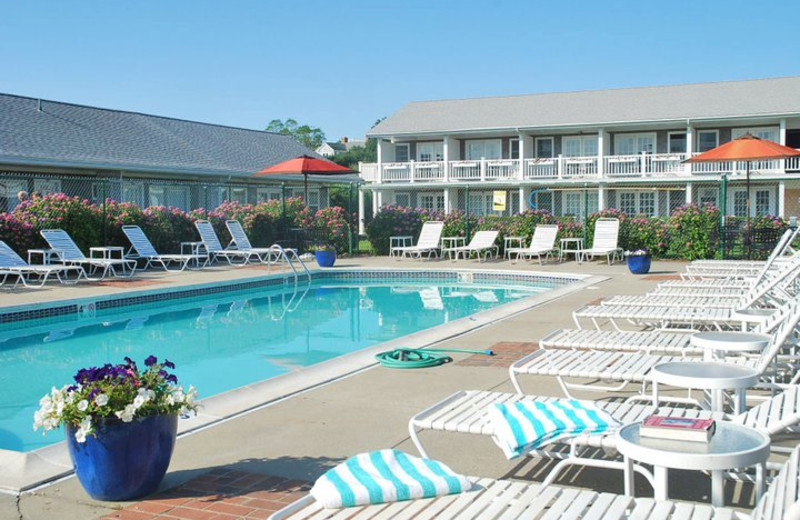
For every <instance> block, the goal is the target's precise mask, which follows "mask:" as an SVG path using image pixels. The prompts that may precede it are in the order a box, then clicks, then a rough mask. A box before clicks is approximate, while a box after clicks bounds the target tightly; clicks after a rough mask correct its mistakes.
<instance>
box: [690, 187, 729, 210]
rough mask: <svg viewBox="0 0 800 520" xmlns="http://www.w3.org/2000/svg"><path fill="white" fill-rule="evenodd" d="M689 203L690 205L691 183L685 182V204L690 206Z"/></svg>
mask: <svg viewBox="0 0 800 520" xmlns="http://www.w3.org/2000/svg"><path fill="white" fill-rule="evenodd" d="M691 203H692V183H691V182H687V183H686V204H691ZM723 212H724V210H723Z"/></svg>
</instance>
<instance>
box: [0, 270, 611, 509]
mask: <svg viewBox="0 0 800 520" xmlns="http://www.w3.org/2000/svg"><path fill="white" fill-rule="evenodd" d="M431 272H446V273H453V272H455V273H472V275H471V276H470V278H473V277H474V275H475V274H479V275H480V276H479V277H484V276H486V277H492V276H494V277H502V278H507V277H514V276H516V277H520V278H527V279H534V278H546V279H551V280H569V281H571V282H572V283H568V284H566V285H564V286H562V287H556V288H554V289H550V290H547V291H545V292H543V293H540V294H535V295H532V296H529V297H526V298H522V299H519V300H516V301H512V302H508V303H505V304H502V305H498V306H496V307H493V308H491V309H488V310H485V311H482V312H479V313H476V314H472V315H470V316H465V317H464V318H460V319H458V320H454V321H451V322H448V323H445V324H442V325H437V326H435V327H431V328H428V329H425V330H422V331H419V332H414V333H412V334H408V335H405V336H402V337H400V338H396V339H393V340H390V341H387V342H383V343H380V344H378V345H375V346H372V347H368V348H365V349H361V350H359V351H356V352H352V353H349V354H345V355H342V356H339V357H336V358H334V359H331V360H328V361H325V362H323V363H319V364H316V365H312V366H309V367H305V368H301V369H298V370H294V371H292V372H290V373H287V374H282V375H280V376H276V377H274V378H271V379H267V380H263V381H259V382H256V383H251V384H248V385H245V386H242V387H239V388H236V389H233V390H228V391H226V392H222V393H220V394H216V395H214V396H211V397H208V398H206V399H203V400H202V401H200V403H201V404H202V407H201V410H200V412H199V413H198V414H197V415H196V416H194V417H192V418H189V419H185V420H181V421H179V428H178V435H179V438H180V437H183V436H186V435H191V434H192V433H195V432H197V431H200V430H203V429H205V428H209V427H212V426H214V425H216V424H220V423H222V422H225V421H229V420H232V419H235V418H236V417H239V416H242V415H245V414H248V413H252V412H254V411H256V410H259V409H262V408H264V407H267V406H270V405H272V404H275V403H277V402H279V401H282V400H284V399H287V398H290V397H292V396H294V395H298V394H301V393H303V392H306V391H310V390H313V389H315V388H319V387H320V386H324V385H327V384H330V383H333V382H335V381H337V380H340V379H344V378H347V377H350V376H352V375H355V374H357V373H358V372H361V371H363V370H368V369H371V368H374V367H376V366H377V365H378V364H377V362H376V361H375V358H374V356H375V354H376V353H378V352H382V351H384V350H391V349H394V348H397V347H400V346H404V347H409V348H424V347H430V346H433V345H435V344H436V343H440V342H442V341H445V340H448V339H452V338H454V337H457V336H461V335H464V334H467V333H470V332H473V331H476V330H478V329H481V328H483V327H485V326H488V325H491V324H494V323H496V322H498V321H501V320H504V319H508V318H511V317H513V316H515V315H517V314H519V313H522V312H524V311H527V310H530V309H531V308H533V307H536V306H539V305H543V304H545V303H548V302H550V301H553V300H556V299H558V298H561V297H563V296H565V295H567V294H570V293H573V292H575V291H578V290H581V289H583V288H585V287H588V286H591V285H594V284H596V283H600V282H602V281H605V280H607V279H609V277H608V276H601V275H582V274H568V275H567V274H557V275H556V274H553V273H549V272H542V271H510V270H504V271H492V270H482V269H446V268H404V269H393V268H370V269H355V268H348V269H333V270H329V269H316V270H312V271H311V273H312V278H313V277H314V276H313V275H316V276H321V277H323V278H327V277H328V275H326V274H325V273H335V276H333V278H339V277H344V276H346V275H347V274H349V273H352V274H353V276H354V277H355V276H356V275H358V276H363V275H364V274H365V273H379V274H384V275H385V274H386V273H397V274H398V277H400V275H402V274H406V275H407V274H409V273H431ZM456 276H457V277H458V276H459V275H456ZM292 278H293V277H292V276H287V275H286V274H285V273H281V274H270V275H260V276H254V277H248V278H243V279H239V280H236V281H224V282H211V283H200V284H192V285H187V286H181V287H170V288H163V287H162V288H160V289H150V290H142V291H131V292H128V293H125V294H124V295H120V294H114V295H103V296H97V297H90V298H80V299H75V300H59V301H54V302H51V303H55V304H58V305H64V304H66V305H78V304H80V303H87V302H89V301H95V302H96V301H98V300H100V299H104V300H120V299H130V298H137V297H147V296H148V295H151V294H162V293H170V294H173V293H178V292H185V291H187V290H189V291H193V290H202V289H204V288H205V289H214V288H218V287H221V286H226V287H232V286H237V287H238V286H242V287H240V289H244V288H246V287H244V286H246V285H248V284H252V283H253V282H255V283H257V284H260V285H263V286H270V285H277V283H275V282H272V280H278V281H279V283H283V280H285V279H292ZM476 285H477V284H476ZM251 286H252V285H251ZM234 290H238V289H232V288H231V289H229V291H234ZM32 307H34V308H37V309H41V308H45V307H46V304H33V305H30V304H28V305H21V306H11V307H5V308H3V309H2V310H0V312H2V311H5V312H8V311H9V310H11V312H16V311H18V310H21V311H26V310H31V308H32ZM72 473H73V470H72V463H71V462H70V460H69V454H68V452H67V448H66V443H65V442H64V441H61V442H58V443H56V444H53V445H51V446H46V447H43V448H39V449H37V450H34V451H29V452H18V451H11V450H2V449H0V492H2V493H11V494H19V493H20V492H23V491H28V490H31V489H34V488H37V487H40V486H43V485H48V484H50V483H52V482H53V481H56V480H58V479H60V478H63V477H67V476H69V475H71V474H72Z"/></svg>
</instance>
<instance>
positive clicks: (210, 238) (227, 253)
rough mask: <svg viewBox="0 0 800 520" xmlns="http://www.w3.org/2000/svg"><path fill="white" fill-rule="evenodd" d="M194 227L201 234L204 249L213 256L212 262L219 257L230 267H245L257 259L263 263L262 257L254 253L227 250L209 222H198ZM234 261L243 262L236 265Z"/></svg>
mask: <svg viewBox="0 0 800 520" xmlns="http://www.w3.org/2000/svg"><path fill="white" fill-rule="evenodd" d="M194 226H195V227H196V228H197V232H198V233H200V240H202V241H203V247H205V248H206V251H208V254H209V255H211V260H212V261H214V260H216V259H217V258H218V257H222V258H224V259H225V260H227V261H228V263H229V264H230V265H245V264H249V263H250V261H251V260H252V259H253V258H255V259H257V260H258V261H259V262H261V261H262V256H261V255H260V254H259V253H256V252H254V251H242V250H240V249H225V248H224V247H222V243H221V242H220V241H219V238H218V237H217V232H216V231H214V226H213V225H212V224H211V222H209V221H208V220H196V221H195V222H194ZM233 259H239V260H241V263H239V264H236V263H235V262H234V261H233Z"/></svg>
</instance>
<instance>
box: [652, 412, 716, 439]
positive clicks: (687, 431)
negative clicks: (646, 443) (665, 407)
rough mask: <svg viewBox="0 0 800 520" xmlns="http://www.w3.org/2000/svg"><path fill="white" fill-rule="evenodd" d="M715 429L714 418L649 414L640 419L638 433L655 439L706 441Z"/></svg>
mask: <svg viewBox="0 0 800 520" xmlns="http://www.w3.org/2000/svg"><path fill="white" fill-rule="evenodd" d="M715 430H716V423H715V422H714V419H696V418H692V417H670V416H665V415H651V416H650V417H647V418H645V420H644V421H642V424H641V426H640V427H639V435H640V436H642V437H651V438H656V439H671V440H683V441H696V442H708V441H709V440H710V439H711V437H712V436H713V435H714V431H715Z"/></svg>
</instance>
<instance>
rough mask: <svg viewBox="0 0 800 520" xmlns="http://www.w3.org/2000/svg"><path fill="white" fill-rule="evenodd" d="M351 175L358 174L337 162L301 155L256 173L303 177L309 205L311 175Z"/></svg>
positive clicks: (305, 196) (259, 174)
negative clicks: (300, 175)
mask: <svg viewBox="0 0 800 520" xmlns="http://www.w3.org/2000/svg"><path fill="white" fill-rule="evenodd" d="M349 173H356V172H355V171H354V170H351V169H350V168H346V167H344V166H340V165H338V164H336V163H335V162H331V161H328V160H326V159H319V158H317V157H311V156H308V155H301V156H300V157H295V158H294V159H289V160H288V161H283V162H282V163H278V164H276V165H273V166H270V167H269V168H264V169H263V170H261V171H260V172H256V174H255V176H256V177H258V176H261V175H287V174H289V175H292V174H302V175H303V193H304V202H305V203H306V204H308V176H309V175H347V174H349Z"/></svg>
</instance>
